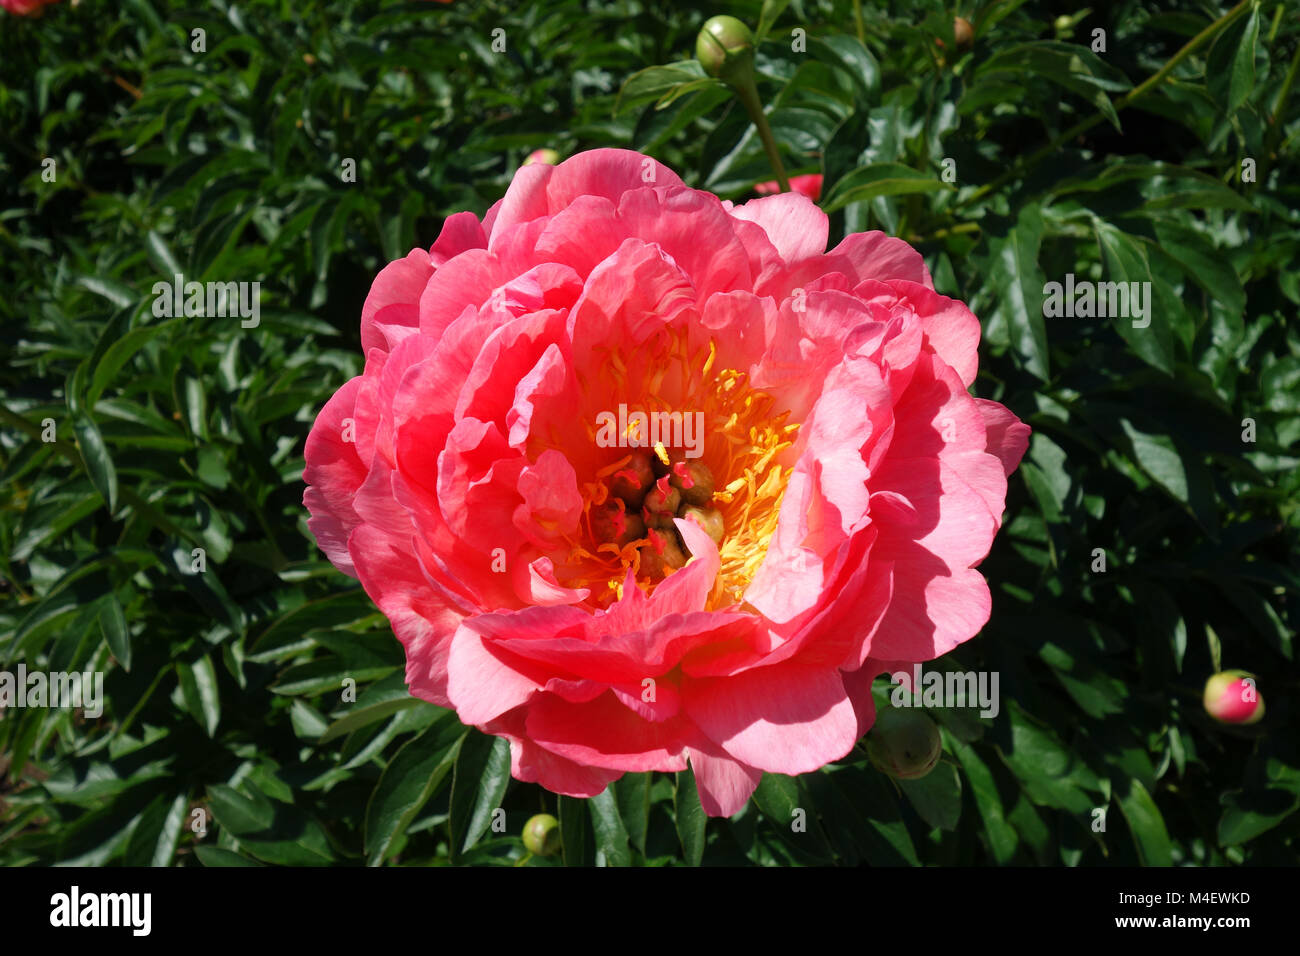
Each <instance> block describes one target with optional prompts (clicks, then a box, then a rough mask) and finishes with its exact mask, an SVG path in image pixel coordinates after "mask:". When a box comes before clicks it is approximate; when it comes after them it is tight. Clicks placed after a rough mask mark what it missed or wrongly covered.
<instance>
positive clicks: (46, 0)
mask: <svg viewBox="0 0 1300 956" xmlns="http://www.w3.org/2000/svg"><path fill="white" fill-rule="evenodd" d="M58 2H59V0H0V7H4V8H5V9H6V10H7V11H9V12H10V13H12V14H14V15H15V16H19V17H39V16H42V15H43V14H44V13H45V7H46V5H48V4H52V3H58Z"/></svg>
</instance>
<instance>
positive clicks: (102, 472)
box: [72, 412, 117, 512]
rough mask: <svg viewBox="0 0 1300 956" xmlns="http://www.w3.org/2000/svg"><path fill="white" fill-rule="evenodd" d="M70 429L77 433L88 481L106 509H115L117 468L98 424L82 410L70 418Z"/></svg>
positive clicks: (78, 445) (78, 448)
mask: <svg viewBox="0 0 1300 956" xmlns="http://www.w3.org/2000/svg"><path fill="white" fill-rule="evenodd" d="M72 429H73V431H74V432H76V434H77V451H79V452H81V460H82V461H83V462H84V463H85V465H86V473H87V474H88V475H90V483H91V484H93V485H94V486H95V490H96V491H98V492H99V494H100V496H101V497H103V499H104V501H105V502H106V503H107V504H108V510H109V511H110V512H111V511H116V510H117V469H116V468H114V467H113V459H112V458H111V457H110V456H109V454H108V447H107V446H106V445H105V444H104V436H103V435H101V434H100V431H99V426H98V425H96V424H95V421H94V419H92V418H91V417H90V416H89V415H88V414H86V413H85V412H82V413H81V414H80V415H77V416H76V417H75V418H74V419H73V420H72Z"/></svg>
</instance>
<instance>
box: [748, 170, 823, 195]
mask: <svg viewBox="0 0 1300 956" xmlns="http://www.w3.org/2000/svg"><path fill="white" fill-rule="evenodd" d="M780 191H781V184H780V183H778V182H777V181H776V180H775V179H774V180H772V181H771V182H769V183H759V184H758V185H756V186H755V187H754V192H756V193H758V194H759V195H760V196H770V195H772V194H773V193H779V192H780ZM790 191H791V192H796V193H802V194H803V195H805V196H807V197H808V198H809V199H811V200H812V201H813V202H816V201H817V200H818V199H821V197H822V177H821V174H820V173H809V174H808V175H807V176H791V177H790Z"/></svg>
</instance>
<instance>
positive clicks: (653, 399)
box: [557, 329, 799, 609]
mask: <svg viewBox="0 0 1300 956" xmlns="http://www.w3.org/2000/svg"><path fill="white" fill-rule="evenodd" d="M606 358H607V361H605V362H602V363H600V370H599V372H598V373H597V374H598V376H599V377H600V378H601V379H604V380H605V381H602V382H600V383H599V386H598V387H600V388H601V393H602V394H606V395H627V396H637V404H635V405H634V404H633V403H631V402H629V403H626V405H624V406H623V407H620V409H619V410H618V413H617V414H615V413H613V412H610V413H609V415H608V417H606V418H605V420H604V422H603V423H602V426H600V427H597V426H596V425H594V424H593V423H588V426H587V428H588V432H589V433H590V437H591V439H592V441H593V442H594V443H595V444H597V445H598V446H601V448H602V451H603V452H608V464H606V465H605V466H604V467H602V468H600V469H599V470H598V471H597V472H596V474H595V475H593V478H592V480H591V481H589V482H585V483H583V484H582V485H581V489H580V490H581V492H582V498H583V519H582V523H581V529H582V530H581V532H580V535H579V538H578V540H572V541H570V542H569V543H570V545H571V551H570V554H569V556H568V561H567V562H566V564H565V566H564V567H562V568H557V576H558V577H559V579H560V580H561V581H562V582H563V583H564V584H566V585H568V586H570V587H586V588H589V589H590V591H591V597H590V598H589V601H590V602H591V603H594V604H596V605H597V606H600V607H605V606H608V605H609V604H610V603H612V602H613V601H615V600H617V599H618V598H619V597H621V595H622V589H623V585H624V582H625V581H626V578H627V570H628V569H629V568H631V569H632V571H633V574H634V576H635V579H636V583H637V587H639V588H641V589H642V590H643V591H645V592H649V591H650V590H651V589H652V588H653V587H654V586H655V585H656V584H657V583H658V582H659V581H661V580H663V579H664V578H666V577H668V576H670V575H672V574H673V573H675V572H676V571H678V570H680V569H681V568H682V567H683V566H684V565H685V564H686V562H687V561H689V560H690V558H691V554H690V551H689V550H688V549H687V547H686V545H685V542H684V541H683V540H682V538H681V536H680V535H679V534H678V532H677V530H676V526H675V525H674V524H673V519H674V518H681V519H684V520H687V521H694V522H696V523H697V524H699V525H700V526H701V527H702V528H703V530H704V531H705V532H706V533H707V534H708V535H709V536H710V537H711V538H713V540H714V542H715V543H716V544H717V546H718V555H719V559H720V567H719V572H718V576H717V580H716V582H715V584H714V587H713V590H712V592H711V594H710V595H709V600H708V607H709V608H710V609H717V608H722V607H729V606H732V605H736V604H740V603H742V601H743V599H744V593H745V589H746V587H748V585H749V582H750V581H751V580H752V579H753V577H754V575H755V574H756V573H757V571H758V569H759V567H760V566H761V565H762V563H763V559H764V557H765V556H766V554H767V547H768V543H769V541H770V540H771V538H772V535H773V534H774V533H775V531H776V525H777V518H778V515H779V513H780V508H781V499H782V497H783V496H784V494H785V489H786V483H787V481H788V480H789V477H790V472H791V467H790V465H788V464H786V462H785V458H784V456H782V454H781V453H782V452H783V451H785V450H786V449H788V448H789V447H790V446H791V445H792V444H793V443H794V439H795V435H796V433H797V432H798V429H799V425H798V424H797V423H787V419H788V418H789V412H788V411H779V410H777V408H776V404H775V399H773V397H772V396H771V395H769V394H768V393H766V392H763V391H761V390H759V389H756V388H753V387H752V386H750V384H749V381H748V375H747V374H746V373H744V372H740V371H737V370H735V369H729V368H719V367H717V361H716V360H717V348H716V346H715V344H714V343H713V342H712V341H710V342H709V343H708V344H707V346H704V347H698V346H697V347H696V348H695V349H694V351H692V350H690V349H689V348H688V343H687V339H686V333H685V331H684V330H670V329H666V330H664V331H662V332H660V333H658V334H657V335H656V336H654V337H653V338H652V339H651V340H650V341H649V342H647V343H645V346H644V347H643V348H639V349H638V350H637V355H636V356H635V357H634V358H633V359H632V361H631V362H628V361H625V360H624V358H623V357H621V356H620V355H618V354H617V353H615V352H613V351H610V352H608V353H607V354H606ZM638 413H640V414H638Z"/></svg>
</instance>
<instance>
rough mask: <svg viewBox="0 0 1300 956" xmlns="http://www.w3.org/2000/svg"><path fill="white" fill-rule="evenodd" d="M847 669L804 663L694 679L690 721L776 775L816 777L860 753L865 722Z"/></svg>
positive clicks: (689, 690)
mask: <svg viewBox="0 0 1300 956" xmlns="http://www.w3.org/2000/svg"><path fill="white" fill-rule="evenodd" d="M839 675H840V672H839V671H838V670H835V669H834V668H828V667H807V666H804V665H802V664H800V663H798V662H794V661H792V662H787V663H783V664H776V665H774V666H772V667H756V668H753V669H752V670H747V671H744V672H743V673H740V674H737V675H736V676H734V677H717V678H706V679H703V680H692V679H686V680H684V681H683V684H682V704H683V707H684V709H685V712H686V714H687V716H689V717H690V718H691V719H692V720H694V721H695V723H696V725H697V726H698V727H699V728H700V730H702V731H703V732H704V733H705V734H706V735H707V736H708V737H709V738H710V739H711V740H713V741H715V742H716V743H718V744H719V745H721V746H722V748H723V749H724V750H725V751H726V752H727V753H728V754H730V755H731V756H732V757H734V758H736V759H737V760H740V761H742V762H744V763H746V764H748V765H750V766H751V767H756V768H758V769H759V770H766V771H768V772H769V773H785V774H799V773H808V772H810V771H813V770H816V769H817V768H819V767H821V766H823V765H825V764H827V763H829V762H831V761H832V760H839V759H840V758H841V757H843V756H844V755H845V754H846V753H848V752H849V751H850V750H852V749H853V744H854V742H855V741H856V740H857V739H858V738H857V726H858V722H857V717H856V715H855V714H854V711H853V705H852V704H851V703H850V702H849V699H848V695H847V694H845V692H844V684H843V682H842V681H841V680H840V676H839Z"/></svg>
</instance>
